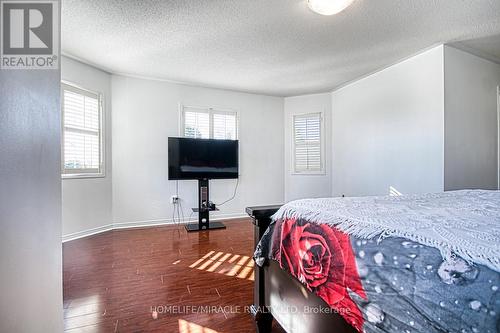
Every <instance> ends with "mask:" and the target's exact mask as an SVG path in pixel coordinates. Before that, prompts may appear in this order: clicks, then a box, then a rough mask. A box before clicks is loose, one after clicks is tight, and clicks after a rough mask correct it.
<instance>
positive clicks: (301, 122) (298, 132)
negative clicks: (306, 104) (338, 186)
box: [293, 113, 324, 173]
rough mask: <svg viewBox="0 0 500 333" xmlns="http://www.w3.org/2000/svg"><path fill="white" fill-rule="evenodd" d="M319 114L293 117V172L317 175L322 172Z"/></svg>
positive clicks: (320, 121) (320, 120)
mask: <svg viewBox="0 0 500 333" xmlns="http://www.w3.org/2000/svg"><path fill="white" fill-rule="evenodd" d="M321 130H322V119H321V113H311V114H305V115H297V116H294V117H293V135H294V151H293V154H294V165H293V168H294V171H295V172H297V173H301V172H303V173H308V172H309V173H319V172H322V171H323V164H324V163H323V156H322V155H323V154H322V134H321Z"/></svg>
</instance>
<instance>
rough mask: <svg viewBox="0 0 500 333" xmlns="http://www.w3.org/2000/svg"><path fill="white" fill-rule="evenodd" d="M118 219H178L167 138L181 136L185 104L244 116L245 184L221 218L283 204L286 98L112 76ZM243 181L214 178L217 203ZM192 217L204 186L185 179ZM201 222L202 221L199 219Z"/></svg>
mask: <svg viewBox="0 0 500 333" xmlns="http://www.w3.org/2000/svg"><path fill="white" fill-rule="evenodd" d="M112 99H113V101H112V104H113V116H112V118H113V124H112V136H113V215H114V222H115V223H117V224H120V223H124V224H125V225H134V223H136V222H144V221H146V222H148V221H149V222H150V223H155V222H165V221H169V220H170V219H171V217H172V205H171V204H170V203H169V199H170V196H171V195H172V194H175V181H169V180H168V174H167V166H168V163H167V155H168V147H167V138H168V137H169V136H178V135H179V109H178V103H183V104H184V105H190V106H207V107H208V106H209V107H219V108H224V109H234V110H236V111H238V112H239V124H240V126H239V139H240V185H239V188H238V192H237V196H236V198H235V199H234V200H233V201H231V202H229V203H228V204H227V205H225V206H223V207H221V211H220V212H217V213H214V214H213V215H212V216H213V217H233V216H242V215H244V214H245V212H244V209H245V207H246V206H249V205H257V204H276V203H281V202H282V201H283V199H284V198H283V189H284V179H283V154H284V148H283V136H284V134H283V128H284V127H283V99H282V98H276V97H268V96H260V95H252V94H245V93H238V92H231V91H224V90H218V89H207V88H200V87H191V86H185V85H179V84H173V83H168V82H160V81H151V80H142V79H136V78H129V77H123V76H114V75H113V77H112ZM235 183H236V181H235V180H213V181H211V182H210V186H211V188H210V195H211V199H212V200H213V201H214V202H221V201H224V200H225V199H227V198H229V197H231V195H232V193H233V190H234V186H235ZM179 189H180V191H179V195H180V198H181V200H182V204H183V207H184V214H185V215H186V217H189V215H190V208H191V207H196V206H197V183H196V181H180V182H179ZM193 218H194V216H193Z"/></svg>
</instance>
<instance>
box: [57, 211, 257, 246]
mask: <svg viewBox="0 0 500 333" xmlns="http://www.w3.org/2000/svg"><path fill="white" fill-rule="evenodd" d="M245 217H248V215H246V214H221V215H217V216H214V217H212V218H211V219H210V220H211V221H225V220H233V219H240V218H245ZM197 221H198V220H195V219H184V220H183V221H182V222H181V224H186V223H193V222H197ZM177 223H178V222H177V221H174V220H173V219H159V220H143V221H131V222H117V223H112V224H107V225H104V226H101V227H97V228H92V229H87V230H82V231H78V232H74V233H71V234H67V235H63V236H62V242H63V243H66V242H69V241H72V240H76V239H80V238H85V237H89V236H93V235H96V234H100V233H103V232H106V231H110V230H118V229H133V228H144V227H155V226H161V225H175V224H177Z"/></svg>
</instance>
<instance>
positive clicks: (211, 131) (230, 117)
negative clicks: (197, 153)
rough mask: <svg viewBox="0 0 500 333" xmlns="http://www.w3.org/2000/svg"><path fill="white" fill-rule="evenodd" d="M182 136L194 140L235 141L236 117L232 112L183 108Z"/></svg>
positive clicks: (236, 135)
mask: <svg viewBox="0 0 500 333" xmlns="http://www.w3.org/2000/svg"><path fill="white" fill-rule="evenodd" d="M182 119H183V121H182V123H183V125H182V126H183V135H184V136H185V137H188V138H195V139H222V140H224V139H226V140H236V139H237V137H238V133H237V131H238V117H237V114H236V112H233V111H219V110H215V109H201V108H191V107H183V109H182Z"/></svg>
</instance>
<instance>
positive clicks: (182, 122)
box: [179, 103, 240, 141]
mask: <svg viewBox="0 0 500 333" xmlns="http://www.w3.org/2000/svg"><path fill="white" fill-rule="evenodd" d="M185 109H195V110H196V111H197V112H200V113H208V138H207V139H210V140H212V139H213V140H224V139H214V117H213V115H214V114H226V115H227V114H229V115H234V116H235V122H236V124H235V127H236V128H235V138H234V139H233V140H235V141H236V140H239V133H240V131H239V124H240V117H239V112H238V111H237V110H234V109H224V108H219V107H203V106H191V105H184V104H182V103H179V136H181V137H183V138H184V137H186V129H185V126H186V122H185V116H184V114H185ZM198 139H201V140H203V139H202V138H198ZM205 140H206V139H205ZM225 140H231V139H225Z"/></svg>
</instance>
